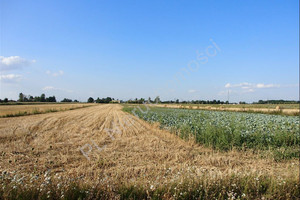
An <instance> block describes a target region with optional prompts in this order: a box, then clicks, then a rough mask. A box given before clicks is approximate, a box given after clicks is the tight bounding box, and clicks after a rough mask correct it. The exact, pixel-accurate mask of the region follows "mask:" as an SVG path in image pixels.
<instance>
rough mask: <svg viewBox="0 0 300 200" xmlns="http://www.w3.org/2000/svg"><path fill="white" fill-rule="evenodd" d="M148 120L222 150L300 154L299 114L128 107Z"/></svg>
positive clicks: (278, 157) (282, 155)
mask: <svg viewBox="0 0 300 200" xmlns="http://www.w3.org/2000/svg"><path fill="white" fill-rule="evenodd" d="M124 110H125V111H127V112H133V111H134V113H136V115H137V116H138V117H139V118H141V119H143V120H145V121H148V122H151V123H154V122H158V123H159V124H160V128H162V129H167V130H169V131H171V132H173V133H175V134H177V135H178V136H180V137H181V138H183V139H194V140H195V141H196V142H197V143H199V144H202V145H205V146H209V147H212V148H214V149H218V150H225V151H227V150H232V149H238V150H247V149H251V150H253V151H259V152H262V155H264V154H266V152H268V153H270V154H271V156H272V157H273V158H274V159H275V160H282V159H289V158H297V157H298V153H299V152H298V150H299V144H300V136H299V125H300V123H299V117H295V116H280V115H266V114H254V113H237V112H216V111H204V110H188V109H172V108H151V109H150V110H149V111H148V112H145V111H143V110H145V107H144V108H143V107H141V110H140V109H136V108H135V107H125V108H124Z"/></svg>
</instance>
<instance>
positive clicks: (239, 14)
mask: <svg viewBox="0 0 300 200" xmlns="http://www.w3.org/2000/svg"><path fill="white" fill-rule="evenodd" d="M0 2H1V4H0V6H1V9H0V12H1V44H0V50H1V52H0V56H1V57H0V61H1V63H0V67H1V93H0V98H1V99H3V98H4V97H8V98H10V99H17V97H18V94H19V93H20V92H23V93H25V94H31V95H33V96H37V95H40V94H41V93H45V94H46V95H47V96H49V95H55V96H56V97H57V98H58V99H62V98H64V97H67V98H72V99H78V100H81V101H86V100H87V98H88V97H89V96H92V97H94V98H96V97H107V96H111V97H114V98H118V99H124V100H126V99H130V98H135V97H138V98H141V97H143V98H148V97H151V98H155V96H160V97H161V99H163V100H167V99H168V100H173V99H176V98H179V99H181V100H190V99H204V100H207V99H210V100H213V99H220V100H227V98H228V92H229V99H230V101H231V102H233V101H235V102H238V101H247V102H252V101H257V100H259V99H294V100H297V99H299V92H298V91H299V1H250V0H249V1H244V0H243V1H242V0H240V1H114V0H113V1H30V0H27V1H21V0H20V1H14V0H9V1H8V0H0Z"/></svg>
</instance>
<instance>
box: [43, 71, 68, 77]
mask: <svg viewBox="0 0 300 200" xmlns="http://www.w3.org/2000/svg"><path fill="white" fill-rule="evenodd" d="M46 74H48V75H50V76H54V77H56V76H62V75H63V74H64V71H62V70H59V71H58V72H51V71H50V70H47V71H46Z"/></svg>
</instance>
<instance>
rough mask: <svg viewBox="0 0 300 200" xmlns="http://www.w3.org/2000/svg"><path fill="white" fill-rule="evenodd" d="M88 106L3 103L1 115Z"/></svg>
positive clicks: (0, 107)
mask: <svg viewBox="0 0 300 200" xmlns="http://www.w3.org/2000/svg"><path fill="white" fill-rule="evenodd" d="M84 106H87V104H80V103H78V104H55V103H53V104H37V105H33V104H31V105H1V106H0V117H5V116H14V115H16V116H17V115H30V114H36V113H38V114H39V113H46V112H51V111H52V112H55V111H56V112H57V111H63V110H70V109H75V108H80V107H84Z"/></svg>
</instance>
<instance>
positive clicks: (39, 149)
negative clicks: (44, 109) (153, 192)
mask: <svg viewBox="0 0 300 200" xmlns="http://www.w3.org/2000/svg"><path fill="white" fill-rule="evenodd" d="M121 108H122V107H121V106H120V105H97V106H92V107H88V108H83V109H78V110H70V111H66V112H58V113H48V114H43V115H32V116H26V117H18V118H1V119H0V156H1V159H0V172H3V171H10V172H11V171H15V172H16V173H18V174H22V175H29V174H43V173H45V172H46V171H48V170H49V169H51V172H52V173H53V174H58V175H60V176H63V177H71V178H72V177H84V178H85V181H86V183H88V184H93V183H94V182H95V181H97V180H99V179H104V178H105V179H108V180H109V182H110V184H124V185H130V184H140V185H143V186H146V187H150V185H154V186H155V187H159V186H163V185H166V184H172V183H178V182H180V181H182V180H186V179H190V180H192V179H193V180H197V179H198V178H200V177H203V176H205V177H210V178H211V179H218V178H220V177H229V176H231V175H232V174H236V175H238V176H239V175H240V176H245V175H254V176H268V177H273V178H278V177H281V178H282V179H283V180H287V179H290V178H292V179H295V177H297V176H298V174H299V167H298V165H297V163H298V161H297V160H289V161H284V162H280V163H278V162H275V161H273V160H269V159H262V158H260V157H259V156H258V155H256V154H252V153H251V152H238V151H231V152H227V153H225V152H217V151H213V150H211V149H207V148H203V147H201V146H199V145H196V144H195V143H193V142H186V141H183V140H181V139H179V138H178V137H177V136H175V135H174V134H170V133H169V132H166V131H162V130H159V128H158V127H156V126H155V125H149V124H148V123H146V122H144V121H142V120H139V119H137V118H135V117H132V116H131V115H129V114H127V113H124V112H122V111H121ZM122 125H123V126H122ZM106 128H108V129H111V130H118V131H119V132H116V131H115V132H114V133H113V132H111V133H112V134H113V135H114V138H115V139H112V138H111V137H110V136H109V135H108V133H107V131H106ZM94 143H95V144H97V145H98V147H99V148H102V147H104V148H103V150H101V151H99V150H98V149H97V148H96V147H95V145H94ZM86 144H90V145H91V146H92V150H91V152H90V153H89V155H88V156H89V158H90V160H88V159H87V158H86V157H85V156H83V154H82V153H81V151H80V148H81V147H83V146H84V145H86ZM87 151H88V148H86V149H85V152H87Z"/></svg>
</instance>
